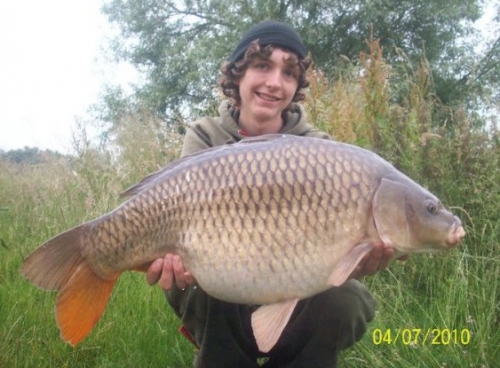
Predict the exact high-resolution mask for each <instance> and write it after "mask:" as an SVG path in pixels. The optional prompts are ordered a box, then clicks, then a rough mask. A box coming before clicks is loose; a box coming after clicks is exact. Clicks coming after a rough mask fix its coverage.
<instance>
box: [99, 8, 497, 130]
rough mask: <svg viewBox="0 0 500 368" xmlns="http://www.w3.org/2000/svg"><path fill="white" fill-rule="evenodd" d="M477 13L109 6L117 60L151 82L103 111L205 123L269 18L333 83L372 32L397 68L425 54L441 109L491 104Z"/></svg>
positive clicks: (490, 67) (118, 95)
mask: <svg viewBox="0 0 500 368" xmlns="http://www.w3.org/2000/svg"><path fill="white" fill-rule="evenodd" d="M479 5H480V1H479V0H460V1H457V0H453V1H451V0H446V1H442V0H439V1H436V0H434V1H424V0H419V1H408V0H405V1H396V0H388V1H379V0H371V1H368V2H367V1H359V0H358V1H352V0H349V1H346V0H341V1H339V0H324V1H316V0H308V1H296V0H286V1H285V0H279V1H269V0H239V1H229V0H216V1H210V2H206V1H200V0H183V1H163V0H162V1H158V0H109V1H108V2H107V3H106V4H105V5H104V7H103V12H104V13H105V14H106V15H107V17H108V19H109V21H110V22H111V23H112V24H113V25H115V26H116V27H117V30H118V31H119V34H118V36H117V37H116V38H115V39H114V40H113V42H112V43H111V44H110V51H111V52H112V53H113V54H114V55H115V57H116V58H118V59H120V60H124V61H127V62H129V63H131V64H132V65H134V66H135V67H136V68H137V69H138V70H139V71H140V72H141V74H142V75H143V76H144V81H145V82H144V83H143V84H142V85H140V86H137V88H136V91H135V93H134V94H133V95H132V96H128V97H125V96H123V92H122V91H121V90H119V89H118V90H117V89H115V88H111V89H109V90H108V93H107V94H105V96H104V98H103V99H104V101H103V102H104V103H103V105H101V106H100V107H99V110H100V111H104V113H103V114H101V115H103V116H105V117H106V118H111V119H112V118H113V116H114V115H116V109H117V108H118V109H120V108H124V107H126V106H128V108H130V106H134V105H138V106H139V107H140V108H146V109H148V111H153V112H155V113H157V114H159V116H161V117H162V118H164V119H165V120H166V121H167V122H178V121H179V120H186V119H193V118H195V117H197V116H199V115H200V114H204V112H205V111H206V110H207V109H209V108H210V107H211V106H212V104H213V103H214V100H215V98H214V97H216V92H215V91H216V89H217V78H218V72H217V71H218V68H219V66H220V65H221V63H222V62H223V61H224V60H227V59H228V58H229V55H230V53H231V51H232V49H233V47H234V46H235V45H236V43H237V41H238V38H239V37H240V35H241V34H242V32H243V31H244V30H246V29H247V28H248V27H249V26H250V25H252V24H254V23H256V22H259V21H261V20H264V19H268V18H273V19H277V20H282V21H285V22H287V23H290V24H292V25H293V26H294V27H295V28H296V29H297V30H298V32H299V33H300V34H301V35H302V37H303V39H304V42H305V44H306V45H307V47H308V48H309V50H310V51H311V54H312V56H313V58H314V59H315V62H316V67H317V69H319V70H322V71H323V72H324V73H326V74H327V76H332V75H333V74H335V72H336V71H337V69H338V65H339V64H341V60H342V58H344V57H347V58H348V59H350V60H356V59H357V57H358V55H359V52H360V51H362V50H363V49H364V47H365V44H364V40H365V39H366V38H368V36H369V35H370V33H373V37H374V38H377V39H380V42H381V46H383V47H384V48H385V49H386V54H387V55H386V56H387V57H388V58H389V60H390V62H391V63H392V62H393V61H395V60H397V59H398V58H399V57H400V55H402V54H404V55H405V58H406V59H408V60H410V61H411V62H412V63H413V62H415V61H416V60H419V59H420V58H421V57H422V56H424V55H425V57H426V59H427V60H428V62H429V63H430V64H431V65H433V71H432V73H433V79H434V80H435V82H436V84H435V89H436V90H435V93H436V94H437V96H438V97H439V98H440V99H441V100H442V101H443V103H445V104H447V105H449V104H450V103H451V102H452V101H459V102H460V101H465V100H470V99H472V98H473V97H486V96H489V93H491V91H490V90H489V89H491V88H494V89H497V87H496V86H497V83H498V82H499V81H500V79H499V78H500V77H499V74H498V72H499V65H500V63H498V62H497V61H498V58H499V57H500V51H499V48H498V47H495V45H496V44H490V45H488V47H487V48H485V49H484V50H482V51H478V50H474V49H473V47H474V46H475V45H476V40H475V39H473V38H472V36H474V32H473V30H472V28H471V24H472V22H473V21H475V20H477V19H478V17H479V16H480V7H479ZM372 28H373V29H372ZM464 40H471V41H469V42H466V41H464ZM389 53H390V54H389ZM477 60H479V62H477ZM473 82H474V83H473ZM479 86H481V88H479ZM478 94H481V95H478ZM120 100H122V101H126V103H124V104H123V103H117V101H120ZM106 101H108V102H110V103H106ZM483 101H484V98H483ZM471 106H472V107H473V106H474V105H472V103H471ZM107 121H108V122H111V123H113V124H118V123H119V121H117V120H111V121H110V120H107Z"/></svg>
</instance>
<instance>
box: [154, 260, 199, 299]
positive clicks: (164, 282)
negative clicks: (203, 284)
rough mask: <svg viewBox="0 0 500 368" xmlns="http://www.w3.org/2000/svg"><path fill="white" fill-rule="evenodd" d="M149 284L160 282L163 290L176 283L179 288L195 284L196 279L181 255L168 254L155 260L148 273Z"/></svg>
mask: <svg viewBox="0 0 500 368" xmlns="http://www.w3.org/2000/svg"><path fill="white" fill-rule="evenodd" d="M146 281H147V282H148V284H149V285H154V284H156V283H158V285H160V287H161V288H162V289H163V290H170V289H171V288H172V287H173V286H174V284H175V285H177V287H178V288H179V289H183V290H184V289H185V288H186V287H187V286H189V285H194V284H195V283H196V280H195V279H194V277H193V275H191V274H190V273H189V272H187V271H186V270H185V268H184V264H183V262H182V259H181V257H180V256H179V255H176V254H170V253H169V254H167V255H166V256H165V258H163V259H161V258H159V259H157V260H155V261H154V262H153V263H152V264H151V266H149V269H148V272H147V273H146Z"/></svg>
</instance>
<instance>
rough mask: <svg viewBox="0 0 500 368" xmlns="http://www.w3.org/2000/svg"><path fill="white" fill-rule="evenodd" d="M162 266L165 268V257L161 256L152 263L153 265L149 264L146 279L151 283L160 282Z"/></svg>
mask: <svg viewBox="0 0 500 368" xmlns="http://www.w3.org/2000/svg"><path fill="white" fill-rule="evenodd" d="M162 268H163V259H161V258H158V259H157V260H155V261H154V262H153V263H151V266H149V269H148V271H147V273H146V281H147V282H148V284H149V285H154V284H156V283H157V282H158V280H159V279H160V276H161V270H162Z"/></svg>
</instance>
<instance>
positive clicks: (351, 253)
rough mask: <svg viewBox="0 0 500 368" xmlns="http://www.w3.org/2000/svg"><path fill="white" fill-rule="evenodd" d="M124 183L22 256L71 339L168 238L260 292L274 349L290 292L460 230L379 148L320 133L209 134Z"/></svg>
mask: <svg viewBox="0 0 500 368" xmlns="http://www.w3.org/2000/svg"><path fill="white" fill-rule="evenodd" d="M124 195H125V196H127V197H129V199H128V200H127V201H126V202H124V203H123V204H122V205H121V206H119V207H118V208H117V209H115V210H114V211H112V212H110V213H108V214H106V215H104V216H102V217H100V218H97V219H95V220H93V221H90V222H88V223H85V224H83V225H80V226H78V227H76V228H74V229H71V230H68V231H67V232H65V233H63V234H60V235H58V236H56V237H54V238H52V239H50V240H49V241H47V242H46V243H45V244H43V245H42V246H41V247H40V248H38V249H37V250H36V251H35V252H33V253H32V254H31V255H30V256H29V257H28V258H27V259H26V261H25V262H24V264H23V267H22V273H23V274H24V276H25V277H27V278H28V279H29V280H30V281H32V282H33V283H34V284H35V285H37V286H39V287H42V288H43V287H45V288H48V289H56V290H60V292H59V294H58V299H57V303H56V317H57V321H58V324H59V327H60V329H61V334H62V336H63V338H64V339H65V340H67V341H69V342H70V343H71V344H76V343H78V342H79V341H80V340H81V339H83V338H84V337H85V336H86V335H87V334H88V332H89V331H90V330H91V329H92V328H93V326H94V324H95V323H96V321H97V320H98V319H99V317H100V315H101V314H102V312H103V310H104V308H105V306H106V302H107V299H108V297H109V293H110V292H111V290H112V288H113V285H114V283H115V282H116V279H117V278H118V276H119V275H120V274H121V273H122V272H123V271H126V270H138V269H145V268H147V267H148V266H149V265H150V264H151V262H152V261H153V260H155V259H157V258H160V257H163V256H164V255H165V254H166V253H169V252H171V253H177V254H179V255H180V256H181V258H182V260H183V264H184V266H185V267H186V269H187V270H188V271H189V272H190V273H192V275H193V276H194V277H195V279H196V280H197V282H198V284H199V286H200V287H201V288H202V289H203V290H204V291H206V292H207V293H208V294H210V295H211V296H213V297H215V298H219V299H221V300H225V301H229V302H234V303H244V304H253V305H255V304H258V305H263V306H262V307H261V308H259V309H258V310H257V311H256V312H255V313H254V314H253V315H252V326H253V328H254V332H255V337H256V340H257V343H258V345H259V348H260V349H261V350H262V351H268V349H270V347H272V345H273V344H274V342H275V341H276V340H277V338H278V337H279V335H280V333H281V331H282V329H283V328H284V326H285V325H286V321H287V320H288V318H289V316H290V315H291V311H292V310H293V308H294V306H295V304H296V302H297V300H299V299H302V298H306V297H309V296H311V295H314V294H317V293H319V292H321V291H324V290H326V289H328V288H330V287H332V286H338V285H340V284H342V283H343V282H344V281H345V280H346V279H347V278H348V277H349V275H350V274H351V273H352V271H353V270H354V268H355V267H356V265H357V264H358V263H359V262H360V260H361V259H362V258H363V256H365V255H366V254H368V253H369V251H370V250H371V248H372V246H373V243H375V242H380V241H382V242H384V243H385V244H386V246H391V247H393V248H394V249H395V251H396V253H398V254H404V253H411V252H422V251H427V252H428V251H435V250H440V249H448V248H451V247H453V246H455V245H456V244H457V243H458V242H459V240H460V239H461V238H462V237H463V236H464V235H465V232H464V230H463V228H462V226H461V223H460V220H459V219H458V218H457V217H456V216H454V215H453V214H451V213H450V212H449V211H448V210H446V209H445V208H444V207H443V206H442V205H441V203H440V202H439V200H438V199H437V198H436V197H435V196H434V195H432V194H431V193H430V192H428V191H427V190H426V189H424V188H422V187H421V186H419V185H418V184H416V183H415V182H413V181H412V180H411V179H410V178H408V177H407V176H405V175H403V174H402V173H400V172H399V171H397V170H396V169H395V168H394V167H393V166H392V165H390V164H389V163H387V162H386V161H384V160H383V159H381V158H380V157H379V156H377V155H376V154H374V153H372V152H369V151H367V150H364V149H361V148H359V147H355V146H352V145H348V144H343V143H338V142H332V141H327V140H322V139H315V138H302V137H294V136H285V135H279V136H265V137H259V138H250V139H247V140H244V141H242V142H240V143H237V144H234V145H227V146H221V147H217V148H213V149H210V150H207V151H204V152H201V153H198V154H195V155H192V156H189V157H185V158H183V159H181V160H178V161H176V162H174V163H173V164H171V165H169V166H167V167H166V168H164V169H162V170H160V171H159V172H158V173H155V174H153V175H150V176H148V177H146V178H145V179H144V180H143V181H141V182H140V183H138V184H136V185H135V186H133V187H131V188H130V189H128V190H127V191H126V192H125V193H124ZM89 300H96V305H97V306H94V305H89ZM76 315H82V316H83V317H81V322H76V321H75V316H76ZM269 336H271V338H269ZM273 341H274V342H273Z"/></svg>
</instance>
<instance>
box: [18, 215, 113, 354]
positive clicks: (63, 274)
mask: <svg viewBox="0 0 500 368" xmlns="http://www.w3.org/2000/svg"><path fill="white" fill-rule="evenodd" d="M87 230H88V228H87V227H86V226H85V225H82V226H79V227H76V228H73V229H71V230H68V231H66V232H64V233H62V234H60V235H58V236H56V237H54V238H52V239H50V240H49V241H47V242H46V243H45V244H43V245H42V246H40V247H39V248H38V249H37V250H35V251H34V252H33V253H32V254H31V255H30V256H29V257H28V258H27V259H26V260H25V261H24V263H23V265H22V268H21V273H22V275H23V276H24V277H26V278H27V279H28V280H30V281H31V282H32V283H33V284H35V285H36V286H38V287H40V288H43V289H47V290H59V294H58V296H57V302H56V319H57V323H58V326H59V329H60V331H61V336H62V338H63V339H64V340H65V341H67V342H69V343H70V344H71V345H76V344H78V343H79V342H80V341H81V340H82V339H84V338H85V336H87V335H88V334H89V332H90V331H91V330H92V328H93V327H94V325H95V324H96V323H97V321H98V320H99V318H100V317H101V315H102V313H103V312H104V309H105V308H106V303H107V302H108V299H109V296H110V294H111V291H112V290H113V287H114V284H115V282H116V279H117V278H118V275H116V277H114V278H113V279H111V280H105V279H102V278H101V277H99V276H98V275H97V274H95V273H94V272H93V271H92V269H91V268H90V266H89V264H88V262H87V260H86V259H85V258H84V257H83V256H82V253H81V250H80V249H81V247H82V246H83V245H82V244H81V239H82V237H81V235H82V233H83V232H85V231H87Z"/></svg>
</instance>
